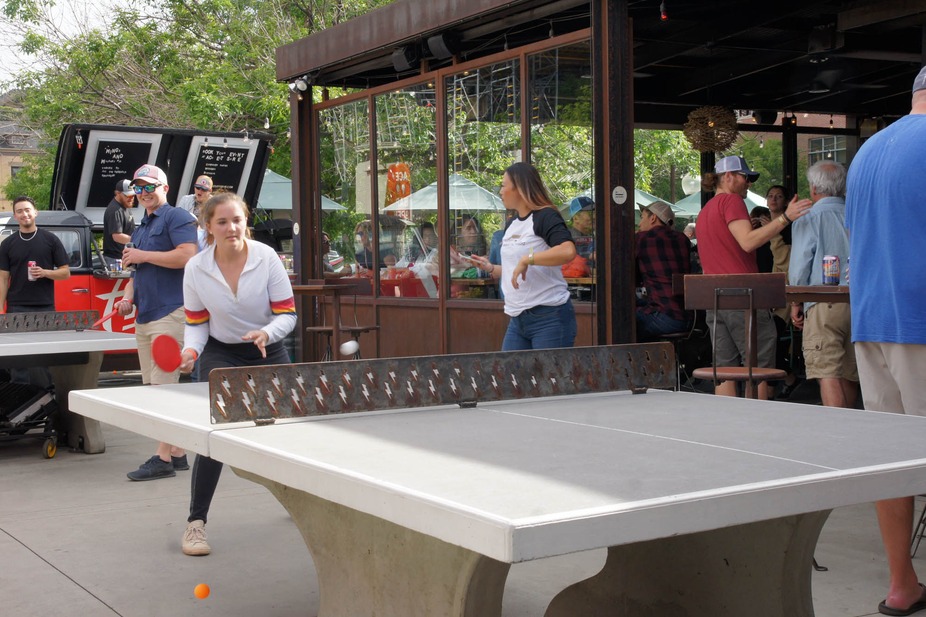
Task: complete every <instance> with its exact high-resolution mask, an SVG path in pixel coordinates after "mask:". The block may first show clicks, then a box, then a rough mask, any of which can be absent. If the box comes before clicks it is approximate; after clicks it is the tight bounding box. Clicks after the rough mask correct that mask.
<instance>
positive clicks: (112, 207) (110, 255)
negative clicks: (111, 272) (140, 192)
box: [103, 180, 135, 265]
mask: <svg viewBox="0 0 926 617" xmlns="http://www.w3.org/2000/svg"><path fill="white" fill-rule="evenodd" d="M134 205H135V191H133V190H132V183H131V182H130V181H129V180H119V182H117V183H116V188H115V189H114V190H113V200H112V201H111V202H109V205H108V206H106V212H105V213H104V214H103V257H105V258H106V264H107V265H111V264H112V262H113V261H115V260H117V259H122V249H124V248H125V243H126V242H131V240H132V232H133V231H135V219H134V218H132V213H131V212H130V210H131V209H132V207H133V206H134Z"/></svg>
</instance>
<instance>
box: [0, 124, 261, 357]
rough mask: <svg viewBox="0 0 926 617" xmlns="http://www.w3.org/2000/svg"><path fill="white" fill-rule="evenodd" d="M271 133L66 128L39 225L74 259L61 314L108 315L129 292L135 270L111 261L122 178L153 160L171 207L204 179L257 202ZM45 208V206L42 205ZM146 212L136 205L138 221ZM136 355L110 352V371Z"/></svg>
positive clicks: (8, 230)
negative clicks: (106, 234) (109, 234)
mask: <svg viewBox="0 0 926 617" xmlns="http://www.w3.org/2000/svg"><path fill="white" fill-rule="evenodd" d="M270 140H271V135H269V134H266V133H250V132H238V133H218V132H208V131H194V130H187V129H162V128H142V127H125V126H104V125H91V124H69V125H65V127H64V129H63V130H62V131H61V137H60V139H59V141H58V156H57V160H56V162H55V170H54V178H53V183H52V192H51V195H52V203H51V204H50V206H49V209H48V210H42V211H40V212H39V214H38V216H37V217H36V223H37V224H38V225H39V226H40V227H42V228H43V229H47V230H49V231H51V232H52V233H54V234H55V235H57V236H58V237H59V238H60V239H61V242H62V244H63V245H64V248H65V251H66V252H67V253H68V256H69V265H70V268H71V277H70V278H69V279H67V280H65V281H57V282H56V283H55V308H56V309H57V310H59V311H74V310H96V311H98V312H99V314H100V315H101V316H102V315H105V314H107V313H109V312H111V311H112V310H113V307H114V305H115V303H116V302H117V301H118V300H119V299H120V298H121V297H122V296H123V295H124V293H125V286H126V283H127V282H128V279H129V276H130V273H128V272H116V271H113V270H110V269H108V268H107V267H106V265H105V263H104V261H103V255H102V250H101V249H102V244H101V241H100V240H99V239H98V238H97V236H99V235H100V234H102V231H103V212H104V211H105V210H106V206H107V205H108V204H109V202H110V201H111V200H112V198H113V189H114V187H115V185H116V183H117V182H118V181H119V180H122V179H131V178H132V174H133V173H134V171H135V170H136V169H137V168H139V167H141V166H142V165H144V164H145V163H153V164H155V165H157V166H158V167H160V168H161V169H163V170H164V172H165V173H166V174H167V177H168V179H169V180H170V185H169V186H170V190H169V191H168V202H169V203H172V204H173V203H176V202H177V200H178V199H179V198H180V197H181V196H183V195H188V194H190V193H192V192H193V184H194V182H195V181H196V178H197V177H198V176H200V175H207V176H210V177H211V178H212V181H213V191H214V192H215V191H220V190H225V191H233V192H236V193H238V194H239V195H241V196H242V197H243V198H244V200H245V202H247V203H249V204H252V203H255V197H256V196H257V195H258V193H259V192H260V186H261V181H262V180H263V177H264V170H265V169H266V167H267V159H268V157H269V155H270ZM40 207H41V205H40ZM143 214H144V211H143V209H141V208H138V207H136V208H133V215H134V217H135V220H136V223H140V222H141V218H142V215H143ZM16 229H18V225H17V223H16V221H15V220H14V219H13V217H12V216H7V217H0V241H2V240H3V238H5V237H6V236H8V235H10V234H12V233H15V231H16ZM101 327H103V328H105V329H106V330H110V331H112V332H134V331H135V315H134V313H133V314H131V315H128V316H126V317H125V318H123V317H121V316H118V315H117V316H115V317H113V318H112V319H110V320H109V321H107V322H105V323H104V324H102V326H101ZM137 366H138V359H137V356H136V354H135V352H131V353H128V354H126V353H115V352H109V353H107V355H106V357H105V358H104V361H103V370H127V369H130V368H137Z"/></svg>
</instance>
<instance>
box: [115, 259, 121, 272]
mask: <svg viewBox="0 0 926 617" xmlns="http://www.w3.org/2000/svg"><path fill="white" fill-rule="evenodd" d="M113 272H122V260H121V259H117V260H116V261H115V262H114V263H113Z"/></svg>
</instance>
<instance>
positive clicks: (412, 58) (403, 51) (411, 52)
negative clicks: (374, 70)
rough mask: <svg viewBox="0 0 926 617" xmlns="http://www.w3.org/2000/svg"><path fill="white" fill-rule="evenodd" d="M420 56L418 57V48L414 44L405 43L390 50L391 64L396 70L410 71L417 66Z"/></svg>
mask: <svg viewBox="0 0 926 617" xmlns="http://www.w3.org/2000/svg"><path fill="white" fill-rule="evenodd" d="M420 62H421V58H419V57H418V48H417V47H415V46H414V45H405V46H404V47H399V48H398V49H396V50H395V51H394V52H392V66H393V67H394V68H395V70H396V71H397V72H400V73H401V72H402V71H410V70H412V69H416V68H418V64H419V63H420Z"/></svg>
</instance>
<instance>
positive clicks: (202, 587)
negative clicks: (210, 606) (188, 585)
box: [193, 583, 209, 600]
mask: <svg viewBox="0 0 926 617" xmlns="http://www.w3.org/2000/svg"><path fill="white" fill-rule="evenodd" d="M193 595H194V596H196V597H197V598H199V599H200V600H205V599H206V598H208V597H209V585H207V584H206V583H200V584H199V585H197V586H196V587H194V588H193Z"/></svg>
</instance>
